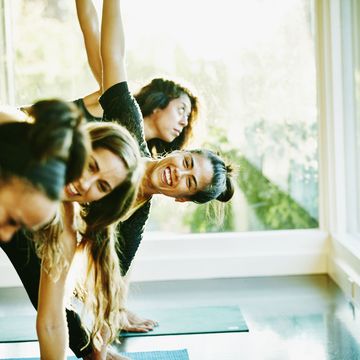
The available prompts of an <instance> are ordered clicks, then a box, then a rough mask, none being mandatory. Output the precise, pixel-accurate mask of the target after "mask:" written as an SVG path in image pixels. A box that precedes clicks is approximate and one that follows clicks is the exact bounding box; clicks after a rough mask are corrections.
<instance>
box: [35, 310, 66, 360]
mask: <svg viewBox="0 0 360 360" xmlns="http://www.w3.org/2000/svg"><path fill="white" fill-rule="evenodd" d="M36 331H37V334H38V339H39V345H40V354H41V359H44V360H62V359H66V349H67V344H68V334H67V326H66V318H65V311H63V312H62V316H61V317H60V316H59V317H58V319H49V318H44V317H43V316H41V317H40V316H38V318H37V322H36Z"/></svg>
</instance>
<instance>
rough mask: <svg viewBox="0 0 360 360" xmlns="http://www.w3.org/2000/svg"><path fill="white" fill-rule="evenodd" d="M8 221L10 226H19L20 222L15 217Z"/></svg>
mask: <svg viewBox="0 0 360 360" xmlns="http://www.w3.org/2000/svg"><path fill="white" fill-rule="evenodd" d="M7 223H8V225H10V226H19V223H18V222H17V221H16V220H15V219H13V218H10V219H9V220H8V222H7Z"/></svg>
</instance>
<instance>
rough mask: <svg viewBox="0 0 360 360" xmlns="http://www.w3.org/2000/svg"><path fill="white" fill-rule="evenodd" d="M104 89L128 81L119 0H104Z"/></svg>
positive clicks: (102, 35) (102, 52) (102, 24)
mask: <svg viewBox="0 0 360 360" xmlns="http://www.w3.org/2000/svg"><path fill="white" fill-rule="evenodd" d="M100 48H101V58H102V64H103V90H104V91H105V90H107V89H108V88H110V87H111V86H112V85H115V84H117V83H120V82H122V81H126V68H125V36H124V27H123V22H122V17H121V10H120V1H119V0H104V3H103V11H102V21H101V46H100Z"/></svg>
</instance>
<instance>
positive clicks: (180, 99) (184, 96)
mask: <svg viewBox="0 0 360 360" xmlns="http://www.w3.org/2000/svg"><path fill="white" fill-rule="evenodd" d="M171 102H172V103H174V104H184V105H185V106H186V107H187V108H188V109H191V101H190V98H189V96H188V95H187V94H184V93H183V94H181V95H180V96H179V97H178V98H176V99H174V100H171Z"/></svg>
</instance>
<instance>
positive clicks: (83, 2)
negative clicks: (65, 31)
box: [76, 0, 102, 88]
mask: <svg viewBox="0 0 360 360" xmlns="http://www.w3.org/2000/svg"><path fill="white" fill-rule="evenodd" d="M76 12H77V17H78V20H79V24H80V28H81V31H82V34H83V38H84V43H85V49H86V55H87V58H88V62H89V65H90V69H91V71H92V73H93V75H94V77H95V79H96V81H97V83H98V84H99V87H100V88H101V86H102V64H101V56H100V27H99V19H98V14H97V11H96V8H95V6H94V3H93V2H92V1H90V0H76Z"/></svg>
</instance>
